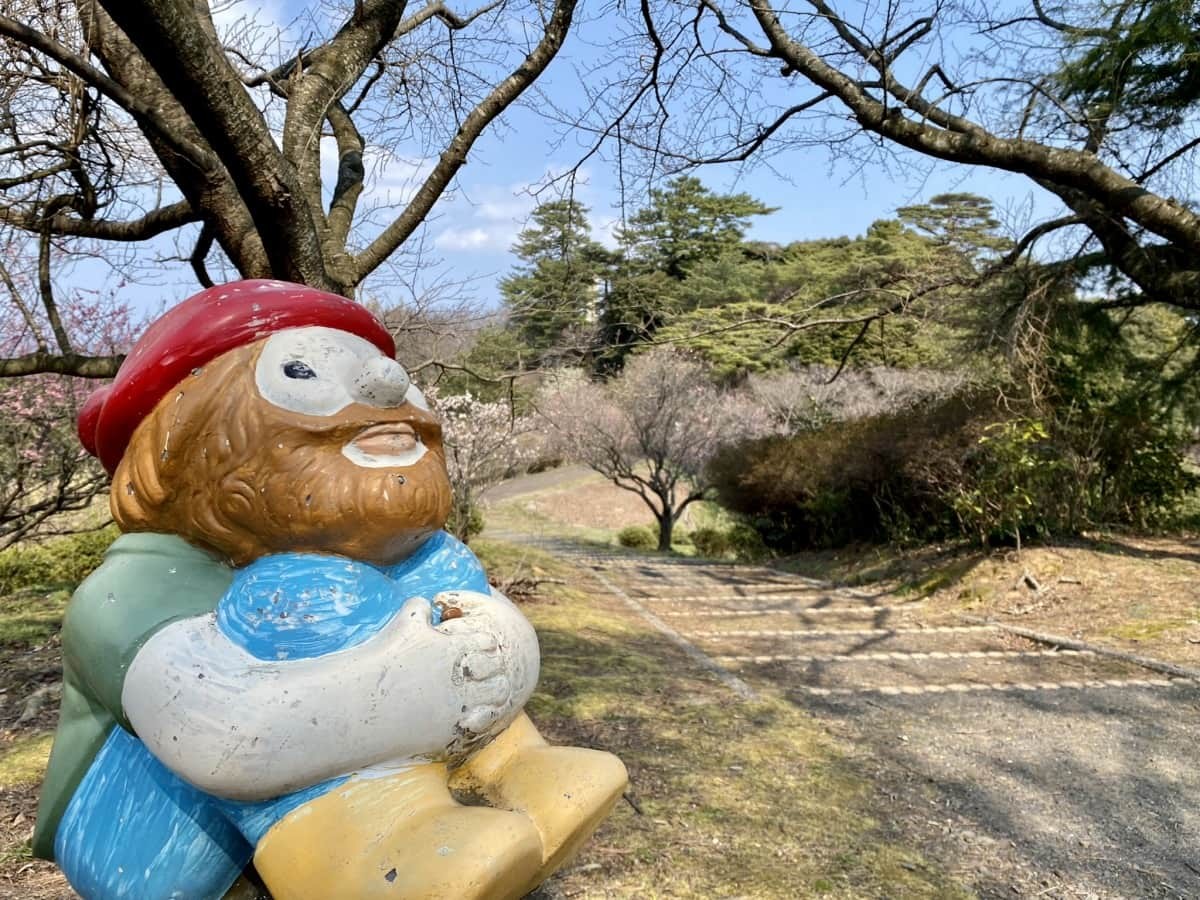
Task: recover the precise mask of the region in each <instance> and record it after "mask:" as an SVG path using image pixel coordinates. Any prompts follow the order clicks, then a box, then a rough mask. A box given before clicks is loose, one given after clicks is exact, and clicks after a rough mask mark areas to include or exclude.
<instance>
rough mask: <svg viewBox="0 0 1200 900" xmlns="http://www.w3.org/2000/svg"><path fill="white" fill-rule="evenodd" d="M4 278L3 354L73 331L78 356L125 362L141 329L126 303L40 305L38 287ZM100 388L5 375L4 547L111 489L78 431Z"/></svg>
mask: <svg viewBox="0 0 1200 900" xmlns="http://www.w3.org/2000/svg"><path fill="white" fill-rule="evenodd" d="M0 279H2V280H3V281H4V284H5V287H6V288H7V291H8V294H9V297H10V298H11V300H12V301H13V302H12V304H11V305H10V306H8V307H7V308H5V307H2V306H0V357H15V356H26V357H27V356H30V355H32V354H37V353H49V352H50V351H49V350H48V349H47V348H48V347H49V346H50V345H51V344H52V343H53V340H52V338H51V337H48V335H57V334H58V333H59V332H64V333H66V332H69V333H70V334H71V335H72V343H71V344H70V345H69V346H71V347H72V348H75V349H77V350H78V352H77V353H76V354H75V356H76V357H77V358H78V359H85V358H91V357H90V355H92V354H94V355H97V356H103V357H104V358H111V359H118V360H119V359H121V358H122V355H123V353H124V351H125V350H126V349H127V348H128V346H129V345H130V343H131V342H132V337H133V335H134V334H135V333H136V331H138V330H139V328H140V326H139V325H138V324H137V323H136V322H135V320H134V317H133V316H132V315H131V312H130V310H129V309H128V308H127V307H124V306H120V305H118V304H116V303H113V302H111V301H109V300H107V299H105V298H103V297H99V296H90V295H86V294H77V295H73V296H71V297H67V298H64V300H66V302H65V303H63V304H62V305H61V307H59V306H58V305H57V304H51V305H49V306H36V305H34V304H32V303H29V302H27V299H26V298H27V297H28V296H29V294H30V293H32V288H31V286H30V285H27V284H24V283H22V282H21V281H20V278H19V276H16V275H10V274H9V272H8V270H7V269H6V268H4V266H3V265H0ZM73 352H74V351H73ZM95 387H96V382H95V381H91V380H89V379H87V378H82V377H75V376H71V375H65V374H55V373H40V374H33V375H27V376H25V377H23V378H19V377H11V378H0V409H3V410H4V415H3V417H0V548H3V547H6V546H8V545H9V544H12V543H14V542H15V541H18V540H20V539H21V538H23V537H26V536H28V535H31V534H36V533H38V532H39V531H44V530H45V528H46V526H47V524H48V523H49V522H51V521H52V520H54V517H55V516H57V514H59V513H63V512H71V511H78V510H81V509H85V508H86V507H87V506H89V505H90V504H91V503H92V501H93V500H94V499H95V497H96V496H97V495H98V494H100V493H102V492H103V491H104V489H105V488H106V486H107V484H108V479H107V478H106V476H105V474H104V471H103V469H101V468H100V466H99V464H98V463H97V462H96V461H95V459H93V458H92V457H91V456H89V455H88V453H87V452H86V451H85V450H84V449H83V447H82V446H81V445H80V443H79V439H78V438H77V437H76V436H75V416H76V413H77V411H78V409H79V406H80V405H81V404H82V403H83V401H84V400H85V399H86V398H87V396H88V394H89V393H90V392H91V391H92V390H93V389H94V388H95Z"/></svg>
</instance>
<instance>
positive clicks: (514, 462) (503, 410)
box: [430, 392, 533, 543]
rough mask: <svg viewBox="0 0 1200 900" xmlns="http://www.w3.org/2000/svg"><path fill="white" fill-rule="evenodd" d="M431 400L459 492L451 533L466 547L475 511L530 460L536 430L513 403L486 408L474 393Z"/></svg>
mask: <svg viewBox="0 0 1200 900" xmlns="http://www.w3.org/2000/svg"><path fill="white" fill-rule="evenodd" d="M430 399H431V400H432V401H433V403H434V406H435V407H436V409H437V412H438V415H439V416H440V417H441V420H442V433H443V441H444V447H445V451H446V471H447V473H448V474H449V475H450V486H451V487H452V488H453V490H454V505H453V507H452V509H451V521H452V525H453V527H452V528H451V530H452V531H453V532H454V536H455V537H457V538H458V539H459V540H460V541H462V542H463V543H467V542H468V541H469V540H470V538H471V533H470V523H471V511H472V510H473V509H474V508H475V505H476V503H477V502H478V500H479V495H480V493H482V492H483V491H484V490H485V489H486V488H488V487H490V486H491V485H493V484H495V483H496V482H498V481H500V480H501V479H503V478H504V477H505V475H507V474H508V473H509V472H510V471H512V470H513V469H514V468H518V467H520V465H521V464H522V463H524V462H526V461H527V460H528V459H530V458H531V457H532V455H533V446H532V444H531V443H530V442H528V441H525V440H522V438H523V437H525V436H528V435H529V432H530V431H531V430H532V428H531V423H530V422H529V420H528V419H525V418H520V417H515V416H514V415H513V411H512V407H511V406H510V405H509V404H508V403H502V402H496V403H486V402H484V401H483V400H480V399H478V398H477V397H473V396H471V394H458V395H455V396H447V397H438V396H437V395H436V394H435V393H433V392H430Z"/></svg>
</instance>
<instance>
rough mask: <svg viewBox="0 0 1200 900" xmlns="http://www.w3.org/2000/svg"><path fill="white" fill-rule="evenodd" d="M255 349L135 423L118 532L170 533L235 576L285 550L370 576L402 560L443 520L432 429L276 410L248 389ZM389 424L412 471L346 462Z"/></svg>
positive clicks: (405, 413) (406, 415)
mask: <svg viewBox="0 0 1200 900" xmlns="http://www.w3.org/2000/svg"><path fill="white" fill-rule="evenodd" d="M261 345H262V342H261V341H260V342H259V343H256V344H251V345H249V346H246V347H239V348H237V349H235V350H231V351H229V352H228V353H225V354H223V355H222V356H220V357H218V358H217V359H215V360H213V361H212V362H210V363H209V364H208V365H206V366H205V367H204V368H203V369H201V370H198V371H197V372H194V373H193V374H192V375H190V376H189V377H188V378H186V379H184V381H183V382H181V383H180V384H179V385H178V387H176V388H175V389H174V390H173V391H171V392H170V393H169V394H167V396H165V397H164V398H163V399H162V400H161V401H159V403H158V405H157V406H156V407H155V408H154V410H153V411H152V412H151V413H150V415H148V416H147V417H146V419H145V420H143V421H142V423H141V424H140V425H139V426H138V428H137V431H135V432H134V435H133V438H132V439H131V440H130V442H129V447H128V448H127V449H126V451H125V455H124V457H123V458H122V459H121V463H120V465H119V466H118V467H117V470H116V472H115V474H114V475H113V486H112V493H111V497H110V499H111V506H112V510H113V517H114V518H115V519H116V520H117V524H118V525H120V527H121V529H122V530H123V531H155V532H166V533H171V534H178V535H180V536H181V537H183V538H186V539H187V540H188V541H190V542H192V543H195V544H199V545H201V546H203V547H206V548H208V549H211V550H213V551H215V552H216V553H218V554H219V555H220V556H222V557H224V558H226V559H228V560H229V561H230V562H232V563H233V564H234V565H238V566H242V565H246V564H247V563H249V562H251V561H253V560H255V559H257V558H258V557H260V556H264V555H266V554H269V553H280V552H285V551H308V552H320V553H336V554H339V555H342V556H347V557H351V558H353V559H358V560H362V561H364V562H370V563H375V564H377V565H390V564H392V563H395V562H398V561H399V560H401V559H403V558H404V557H406V556H407V555H408V554H410V553H411V552H412V551H413V550H414V549H416V547H417V546H419V545H420V543H421V542H422V541H423V540H424V539H425V538H426V537H427V536H429V535H430V534H432V533H433V532H434V531H436V530H437V529H439V528H441V527H442V525H443V524H445V521H446V516H447V515H449V510H450V482H449V479H448V478H447V475H446V464H445V458H444V456H443V450H442V434H441V426H440V425H438V423H437V419H436V418H435V417H434V416H433V415H432V414H431V413H428V412H424V411H423V410H419V409H417V408H415V407H414V406H413V405H412V404H408V403H406V404H404V405H403V406H400V407H397V408H394V409H383V408H379V407H373V406H366V405H363V404H358V403H355V404H351V405H350V406H347V407H346V408H344V409H342V410H341V411H339V412H338V413H336V414H335V415H332V416H307V415H303V414H301V413H294V412H290V411H288V410H284V409H280V408H279V407H277V406H274V405H273V404H271V403H268V402H267V401H266V400H264V399H262V397H261V396H260V395H259V393H258V389H257V387H256V386H255V380H254V367H255V364H256V362H257V361H258V356H259V353H260V352H261ZM397 422H406V423H408V424H410V425H411V426H412V427H413V429H414V430H415V431H416V432H417V434H418V435H419V436H420V439H421V442H422V443H423V444H424V445H425V447H426V451H427V452H426V453H425V455H424V456H423V457H422V458H421V459H420V460H418V461H417V463H415V464H414V465H411V466H405V467H403V468H398V467H397V468H389V467H381V468H368V467H364V466H358V465H355V464H354V463H353V462H351V461H350V460H349V459H347V458H346V457H345V456H344V455H343V454H342V448H343V447H345V445H346V444H348V443H349V442H350V441H351V440H353V439H354V438H355V437H356V436H357V435H359V434H360V433H361V432H362V431H363V430H364V429H366V428H369V427H371V426H373V425H378V424H383V423H397Z"/></svg>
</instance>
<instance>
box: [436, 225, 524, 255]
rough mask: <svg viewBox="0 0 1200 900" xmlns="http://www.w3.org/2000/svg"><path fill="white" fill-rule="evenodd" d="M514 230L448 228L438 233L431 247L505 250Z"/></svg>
mask: <svg viewBox="0 0 1200 900" xmlns="http://www.w3.org/2000/svg"><path fill="white" fill-rule="evenodd" d="M514 233H515V229H514V228H513V226H511V225H494V226H492V227H490V228H484V227H480V226H475V227H465V228H458V227H455V226H453V225H452V226H450V227H449V228H443V229H442V230H441V231H440V232H438V234H437V237H435V238H434V239H433V246H434V247H436V248H437V249H438V250H507V249H508V247H509V244H511V243H512V240H513V234H514Z"/></svg>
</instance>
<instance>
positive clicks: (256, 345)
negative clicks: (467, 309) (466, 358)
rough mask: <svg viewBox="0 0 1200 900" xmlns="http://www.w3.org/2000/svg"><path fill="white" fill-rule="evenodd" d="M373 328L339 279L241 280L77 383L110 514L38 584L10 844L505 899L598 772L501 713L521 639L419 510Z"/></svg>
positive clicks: (378, 891) (408, 408)
mask: <svg viewBox="0 0 1200 900" xmlns="http://www.w3.org/2000/svg"><path fill="white" fill-rule="evenodd" d="M394 356H395V347H394V345H393V342H392V338H391V336H390V334H389V333H388V331H387V330H386V329H385V328H384V327H383V326H382V325H381V324H380V323H379V321H378V320H376V319H375V318H374V317H373V316H372V315H371V314H370V313H369V312H368V311H367V310H366V309H364V308H363V307H361V306H359V305H357V304H355V303H353V302H351V301H349V300H347V299H345V298H343V297H338V296H334V295H332V294H327V293H323V292H321V291H316V290H313V289H311V288H307V287H304V286H301V285H295V284H287V283H283V282H278V281H242V282H237V283H234V284H228V285H223V286H218V287H214V288H210V289H208V290H206V291H204V292H202V293H200V294H197V295H196V296H194V297H192V298H191V299H189V300H187V301H185V302H184V303H182V304H180V305H179V306H176V307H174V308H173V309H171V310H170V311H169V312H167V313H166V314H165V315H164V316H163V317H162V318H160V319H159V320H158V321H157V322H155V323H154V324H153V325H152V326H151V327H150V329H149V330H148V331H147V332H146V334H145V335H144V336H143V337H142V338H141V340H139V341H138V343H137V345H136V346H135V347H134V348H133V351H132V352H131V353H130V355H129V357H128V358H127V359H126V361H125V363H124V365H123V366H122V367H121V370H120V371H119V372H118V374H117V377H116V379H115V380H114V382H113V383H112V384H111V385H110V386H108V387H105V388H102V389H101V390H100V391H98V392H97V393H96V394H94V395H93V396H92V397H91V398H90V399H89V401H88V402H87V404H86V405H85V406H84V408H83V410H82V411H81V413H80V417H79V435H80V438H81V439H82V441H83V444H84V446H85V447H86V448H87V450H88V451H89V452H91V453H92V454H94V455H96V456H97V457H99V459H100V461H101V462H102V463H103V465H104V467H105V468H106V469H107V470H108V471H109V472H110V473H111V474H112V491H111V506H112V513H113V516H114V518H115V519H116V521H117V524H118V525H119V526H120V529H121V531H122V532H123V534H122V535H121V536H120V537H119V538H118V539H117V540H116V542H115V543H114V544H113V545H112V548H111V549H110V550H109V551H108V554H107V555H106V556H105V559H104V562H103V564H102V565H101V566H100V568H98V569H97V570H96V571H95V572H94V573H93V574H92V575H91V577H89V578H88V579H87V580H86V581H84V582H83V584H82V585H80V587H79V589H78V590H77V591H76V593H75V596H74V597H73V598H72V600H71V603H70V605H69V607H68V609H67V614H66V619H65V621H64V624H63V631H62V642H63V670H64V671H63V702H62V712H61V719H60V722H59V726H58V732H57V735H56V736H55V741H54V748H53V751H52V753H51V757H50V765H49V770H48V772H47V776H46V782H45V787H44V788H43V792H42V800H41V807H40V810H39V813H38V823H37V830H36V833H35V836H34V852H35V853H36V854H37V855H38V856H41V857H44V858H47V859H54V860H56V861H57V862H58V864H59V866H60V867H61V868H62V870H63V872H65V873H66V876H67V878H68V880H69V881H70V882H71V885H72V886H73V887H74V888H75V889H76V890H77V891H78V892H79V893H80V894H81V895H82V896H83V897H85V898H97V900H107V898H135V900H156V898H167V897H183V898H219V897H221V896H223V895H224V894H225V893H226V892H227V891H229V890H230V888H231V887H232V886H234V884H235V882H239V880H240V879H241V876H242V875H243V872H245V871H251V872H253V871H256V872H257V877H258V878H260V879H261V882H262V883H263V884H264V885H265V886H266V889H267V890H268V891H269V892H270V894H271V896H272V897H274V898H277V900H291V898H320V900H331V898H350V900H354V898H373V897H387V898H405V900H407V898H430V900H434V898H436V900H467V898H481V900H482V898H489V900H490V898H515V897H520V896H522V895H523V894H525V893H527V892H528V891H530V890H532V889H533V888H534V887H536V886H537V885H538V884H540V883H541V881H542V880H543V879H545V878H546V877H547V876H548V875H549V874H550V873H551V872H553V871H554V870H555V869H556V868H557V867H558V866H560V865H562V863H563V862H564V861H565V860H566V859H567V858H569V857H570V856H571V854H572V853H573V852H574V851H575V850H577V849H578V848H579V846H580V845H581V844H582V842H583V841H584V840H585V839H586V838H587V837H588V835H590V834H591V832H592V831H593V830H594V829H595V827H596V826H597V825H598V824H599V822H600V821H601V819H603V818H604V816H605V815H606V814H607V813H608V812H609V810H610V809H611V808H612V805H613V804H614V803H615V802H616V800H617V798H618V797H620V795H621V792H622V791H623V789H624V787H625V780H626V776H625V769H624V767H623V766H622V765H621V763H620V761H619V760H618V759H616V758H615V757H613V756H611V755H609V754H607V753H602V752H599V751H595V750H588V749H582V748H570V747H552V746H550V745H548V744H547V743H546V742H545V741H544V740H543V739H542V737H541V736H540V735H539V734H538V732H537V729H536V728H535V727H534V726H533V724H532V723H531V722H530V720H529V719H528V717H526V715H525V714H524V713H523V712H522V707H523V706H524V704H525V702H526V701H527V700H528V699H529V696H530V694H531V693H532V692H533V689H534V686H535V684H536V682H537V676H538V644H537V638H536V636H535V634H534V631H533V628H532V627H531V626H530V625H529V623H528V622H527V621H526V620H525V618H524V616H522V615H521V613H520V612H519V611H518V610H517V609H516V607H515V606H514V605H513V604H512V603H511V602H509V600H508V599H507V598H505V597H504V596H503V595H502V594H500V593H499V592H497V591H496V590H494V589H492V588H490V587H489V585H488V582H487V578H486V577H485V574H484V571H483V568H482V567H481V565H480V563H479V561H478V560H477V559H476V558H475V556H474V554H472V553H471V551H470V550H468V549H467V548H466V547H465V546H464V545H463V544H461V543H459V542H458V541H456V540H455V539H454V538H453V537H451V536H450V535H449V534H447V533H446V532H445V531H443V530H442V526H443V525H444V523H445V521H446V516H447V514H448V511H449V508H450V485H449V481H448V479H447V476H446V469H445V462H444V456H443V451H442V438H441V429H440V427H439V425H438V420H437V417H436V416H435V415H434V414H433V413H431V412H430V410H429V408H428V407H427V406H426V404H425V401H424V398H423V397H422V395H421V393H420V391H418V390H417V389H416V388H415V387H414V386H413V385H412V384H411V383H410V381H409V378H408V375H407V374H406V373H405V371H404V369H403V368H402V367H401V366H400V365H399V364H398V363H397V362H396V361H395V360H394ZM456 797H457V798H469V799H470V802H469V803H468V804H466V805H464V804H462V803H460V802H458V800H456V799H455V798H456ZM251 864H252V867H251Z"/></svg>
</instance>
